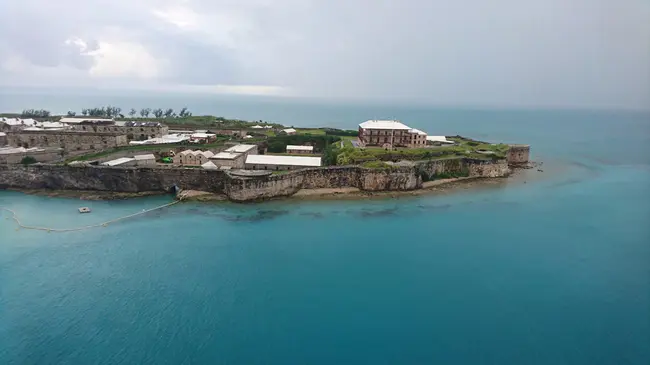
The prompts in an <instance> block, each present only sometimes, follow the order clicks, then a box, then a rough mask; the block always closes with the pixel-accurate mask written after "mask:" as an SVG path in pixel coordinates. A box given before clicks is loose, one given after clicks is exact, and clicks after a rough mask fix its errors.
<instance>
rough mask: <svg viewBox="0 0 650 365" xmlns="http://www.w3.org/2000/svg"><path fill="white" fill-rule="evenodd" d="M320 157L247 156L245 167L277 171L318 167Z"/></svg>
mask: <svg viewBox="0 0 650 365" xmlns="http://www.w3.org/2000/svg"><path fill="white" fill-rule="evenodd" d="M320 165H321V159H320V157H306V156H277V155H248V157H246V167H247V168H251V169H257V170H271V169H272V170H279V169H285V168H286V169H288V170H291V169H292V168H301V167H318V166H320Z"/></svg>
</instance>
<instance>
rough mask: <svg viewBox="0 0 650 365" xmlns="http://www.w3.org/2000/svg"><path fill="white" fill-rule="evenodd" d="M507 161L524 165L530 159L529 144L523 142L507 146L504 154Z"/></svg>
mask: <svg viewBox="0 0 650 365" xmlns="http://www.w3.org/2000/svg"><path fill="white" fill-rule="evenodd" d="M506 159H507V160H508V163H509V164H510V165H513V166H517V165H525V164H527V163H528V161H529V159H530V146H529V145H525V144H513V145H510V148H508V152H507V154H506Z"/></svg>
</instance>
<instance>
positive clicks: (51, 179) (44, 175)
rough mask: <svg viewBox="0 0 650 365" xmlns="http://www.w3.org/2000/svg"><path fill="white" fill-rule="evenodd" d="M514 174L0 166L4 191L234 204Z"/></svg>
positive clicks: (450, 168)
mask: <svg viewBox="0 0 650 365" xmlns="http://www.w3.org/2000/svg"><path fill="white" fill-rule="evenodd" d="M509 172H510V170H509V168H508V164H507V162H506V161H505V160H502V161H483V160H473V159H449V160H437V161H427V162H422V163H419V164H416V165H415V166H406V167H397V168H387V169H370V168H363V167H359V166H336V167H322V168H311V169H304V170H296V171H290V172H287V173H283V174H277V175H266V176H235V175H232V174H230V173H228V172H224V171H220V170H203V169H196V168H170V167H166V168H161V167H155V168H154V167H152V168H134V167H122V168H117V167H109V166H63V165H46V164H34V165H30V166H22V165H0V186H3V187H14V188H26V189H68V190H98V191H115V192H143V191H167V190H169V189H170V187H172V186H174V185H176V186H178V187H180V188H182V189H191V190H202V191H210V192H214V193H223V194H225V195H226V196H228V198H229V199H230V200H233V201H239V202H244V201H255V200H265V199H271V198H275V197H282V196H290V195H292V194H295V193H296V192H297V191H299V190H300V189H317V188H345V187H354V188H358V189H360V190H364V191H391V190H396V191H403V190H414V189H419V188H421V187H422V183H423V181H429V180H434V179H436V178H440V177H441V176H445V177H447V176H469V177H503V176H507V175H508V173H509Z"/></svg>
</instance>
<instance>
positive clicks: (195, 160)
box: [173, 150, 214, 166]
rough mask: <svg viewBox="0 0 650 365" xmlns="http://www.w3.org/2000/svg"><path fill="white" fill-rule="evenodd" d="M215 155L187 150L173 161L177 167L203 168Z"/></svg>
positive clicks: (177, 155) (208, 152)
mask: <svg viewBox="0 0 650 365" xmlns="http://www.w3.org/2000/svg"><path fill="white" fill-rule="evenodd" d="M213 155H214V153H212V151H199V150H196V151H192V150H185V151H182V152H179V153H177V154H176V155H175V156H174V159H173V161H174V164H175V165H183V166H201V165H203V164H204V163H206V162H208V161H210V158H211V157H212V156H213Z"/></svg>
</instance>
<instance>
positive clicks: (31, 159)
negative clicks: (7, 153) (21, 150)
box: [20, 156, 38, 165]
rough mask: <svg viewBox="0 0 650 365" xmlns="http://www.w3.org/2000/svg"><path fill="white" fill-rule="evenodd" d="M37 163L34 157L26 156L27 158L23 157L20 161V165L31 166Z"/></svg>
mask: <svg viewBox="0 0 650 365" xmlns="http://www.w3.org/2000/svg"><path fill="white" fill-rule="evenodd" d="M36 162H38V161H36V159H35V158H34V157H32V156H25V157H23V159H22V160H20V163H21V164H23V165H31V164H33V163H36Z"/></svg>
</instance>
